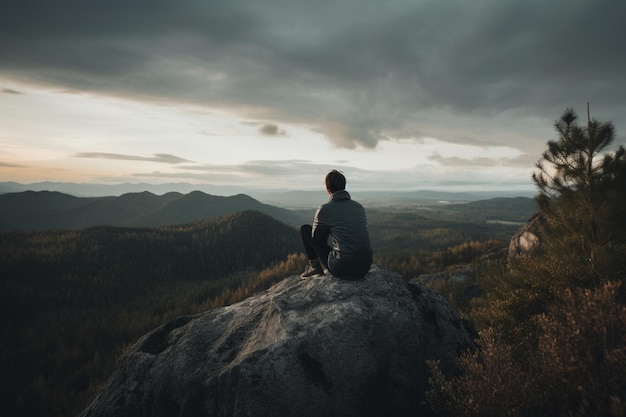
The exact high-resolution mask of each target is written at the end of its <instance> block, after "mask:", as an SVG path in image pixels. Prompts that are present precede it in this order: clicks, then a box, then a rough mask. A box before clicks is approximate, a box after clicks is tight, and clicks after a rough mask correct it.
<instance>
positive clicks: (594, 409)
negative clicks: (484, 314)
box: [428, 282, 626, 417]
mask: <svg viewBox="0 0 626 417" xmlns="http://www.w3.org/2000/svg"><path fill="white" fill-rule="evenodd" d="M620 285H621V284H620V283H617V282H608V283H606V284H604V285H603V286H601V287H599V288H597V289H594V290H590V289H578V290H576V291H572V290H569V289H567V290H563V291H562V292H561V293H560V294H559V297H558V300H557V301H556V302H555V303H554V304H552V305H551V306H550V307H549V309H548V311H547V312H546V313H543V314H540V315H537V316H535V322H536V325H537V328H538V332H539V334H540V336H539V338H538V344H537V351H536V352H534V353H533V354H532V355H529V357H528V359H527V360H526V361H523V362H522V361H519V358H518V357H517V355H516V353H515V347H514V346H513V345H511V344H509V343H507V342H506V341H504V340H502V339H500V338H499V337H498V331H497V330H495V329H494V328H489V329H485V330H483V331H482V332H481V334H480V339H479V341H480V349H479V350H476V351H474V352H470V353H466V354H464V355H463V356H462V357H461V358H460V360H459V365H460V366H461V368H462V369H463V371H464V372H463V374H461V375H460V376H457V377H455V378H452V379H446V377H445V376H444V375H443V374H442V372H441V370H440V369H439V367H438V364H437V363H436V362H430V363H429V366H430V369H431V372H432V378H431V385H432V386H433V387H434V388H433V389H431V390H430V391H429V393H428V395H429V400H430V403H431V406H432V407H433V408H434V409H435V410H436V411H437V412H439V413H441V414H442V415H446V416H481V417H490V416H494V417H499V416H529V417H531V416H532V417H535V416H566V415H578V416H624V415H626V407H625V401H626V349H625V347H626V305H624V304H623V303H621V302H619V301H618V299H617V294H618V292H617V290H618V288H619V287H620Z"/></svg>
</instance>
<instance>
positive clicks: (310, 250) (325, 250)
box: [300, 224, 330, 269]
mask: <svg viewBox="0 0 626 417" xmlns="http://www.w3.org/2000/svg"><path fill="white" fill-rule="evenodd" d="M312 232H313V227H311V225H310V224H305V225H303V226H302V227H300V237H302V244H303V245H304V252H305V253H306V257H307V259H309V260H310V261H311V260H313V259H317V258H319V260H320V262H321V263H322V265H324V268H326V269H328V254H329V253H330V247H328V245H326V243H320V242H316V241H314V240H313V237H312V236H311V234H312Z"/></svg>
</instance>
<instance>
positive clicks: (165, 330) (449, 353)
mask: <svg viewBox="0 0 626 417" xmlns="http://www.w3.org/2000/svg"><path fill="white" fill-rule="evenodd" d="M472 346H473V341H472V332H471V331H470V330H469V329H468V328H467V326H466V325H465V323H464V322H463V321H462V320H461V318H460V317H459V316H458V314H457V313H456V312H455V311H454V309H453V308H452V306H451V305H450V304H449V303H448V302H447V301H446V300H445V299H444V298H443V297H441V296H440V295H438V294H436V293H435V292H433V291H432V290H430V289H428V288H427V287H425V286H423V285H415V284H408V283H406V281H405V280H404V278H402V277H401V276H399V275H397V274H395V273H392V272H390V271H388V270H386V269H384V268H382V267H379V266H376V265H375V266H373V267H372V269H371V270H370V272H369V273H368V275H367V276H366V277H365V278H363V279H361V280H357V281H341V280H338V279H337V278H335V277H332V276H324V277H316V278H310V279H306V280H302V279H300V278H299V277H298V276H292V277H289V278H286V279H284V280H283V281H281V282H279V283H277V284H276V285H274V286H273V287H272V288H270V289H268V290H266V291H264V292H262V293H259V294H257V295H254V296H252V297H250V298H247V299H245V300H243V301H241V302H239V303H237V304H233V305H231V306H228V307H223V308H218V309H214V310H211V311H208V312H206V313H203V314H199V315H196V316H186V317H179V318H177V319H174V320H172V321H170V322H168V323H166V324H164V325H163V326H161V327H159V328H157V329H156V330H154V331H152V332H151V333H149V334H147V335H145V336H144V337H142V338H141V339H140V340H139V341H138V342H137V343H136V345H135V346H134V347H133V348H132V349H131V350H130V352H128V353H127V354H126V355H125V356H124V357H123V358H122V359H121V360H120V362H119V364H118V368H117V370H116V371H115V373H114V374H113V375H112V376H111V378H110V379H109V381H108V382H107V383H106V385H105V386H104V387H103V389H102V390H101V391H100V393H99V394H98V395H97V397H96V398H95V399H94V400H93V402H92V403H91V404H90V405H89V406H88V407H87V408H86V409H85V410H84V411H83V412H82V414H81V416H83V417H96V416H99V417H103V416H116V417H124V416H128V417H131V416H132V417H140V416H168V417H169V416H257V417H260V416H283V417H289V416H298V417H303V416H304V417H305V416H316V417H319V416H417V415H427V414H428V407H427V406H426V405H425V403H424V398H425V395H424V393H425V390H426V384H427V374H428V372H427V366H426V364H425V360H427V359H439V360H441V363H442V365H443V366H444V368H445V369H448V370H450V371H452V370H453V369H454V365H453V362H454V359H455V358H456V357H457V355H458V354H459V353H460V352H461V351H464V350H465V349H467V348H468V347H472Z"/></svg>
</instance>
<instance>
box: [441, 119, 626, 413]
mask: <svg viewBox="0 0 626 417" xmlns="http://www.w3.org/2000/svg"><path fill="white" fill-rule="evenodd" d="M576 119H577V117H576V115H575V113H574V112H573V111H572V110H570V109H568V110H567V111H566V112H565V113H564V114H563V116H562V117H561V119H560V120H558V121H557V122H556V123H555V127H556V129H557V132H558V134H559V140H558V141H551V142H549V143H548V150H547V151H546V152H545V153H544V154H543V161H540V162H538V164H537V167H538V169H539V171H538V172H537V173H535V175H534V176H533V178H534V180H535V182H536V184H537V186H538V187H539V195H538V196H537V202H538V205H539V209H540V216H542V217H543V221H542V222H541V224H542V225H543V229H542V230H541V233H540V236H539V244H538V246H536V247H535V248H534V249H533V250H531V251H529V252H528V253H525V254H523V255H521V256H517V257H513V258H511V259H509V261H508V262H506V263H500V264H495V265H492V266H491V267H490V268H488V269H487V270H485V271H484V272H483V273H482V274H481V276H480V277H478V278H477V283H478V285H480V286H481V288H482V289H483V290H484V291H485V293H486V296H485V297H483V298H476V299H474V300H472V304H473V307H472V310H471V318H472V319H473V320H474V322H475V323H476V324H477V326H478V328H479V329H482V330H481V337H480V338H479V339H478V343H479V346H480V349H478V350H477V351H475V352H471V353H467V354H466V355H464V356H463V357H462V358H461V359H460V366H461V368H462V370H463V372H462V373H461V374H460V375H458V376H455V377H453V378H451V379H446V378H445V377H444V375H442V374H441V372H440V371H439V370H438V368H437V366H436V364H434V363H431V370H432V373H433V378H432V384H433V385H432V389H431V391H430V394H429V396H430V400H431V403H432V405H433V407H434V408H435V409H437V410H439V412H441V413H442V414H444V415H450V416H500V415H511V416H536V415H547V416H605V415H607V416H608V415H613V416H623V415H626V412H625V410H626V407H625V406H624V404H625V402H626V382H625V381H626V365H625V364H626V361H625V359H626V357H625V355H626V307H625V305H624V290H623V289H621V290H620V288H622V284H623V282H624V278H625V275H624V274H625V271H624V266H625V260H626V241H625V240H624V236H625V234H626V224H625V218H626V216H625V214H626V213H624V208H623V207H624V203H625V202H626V183H625V182H624V179H625V177H626V153H625V151H624V148H623V147H622V146H620V147H619V148H618V150H617V151H616V152H612V153H611V152H609V153H606V154H604V155H601V153H600V152H601V151H602V150H603V149H604V148H605V147H606V146H608V145H609V144H610V143H611V142H612V141H613V138H614V131H613V126H612V124H610V123H599V122H597V121H595V120H592V121H589V123H588V125H587V128H586V129H585V128H582V127H580V126H578V125H577V124H576ZM620 291H621V292H620Z"/></svg>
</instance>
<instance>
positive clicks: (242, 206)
mask: <svg viewBox="0 0 626 417" xmlns="http://www.w3.org/2000/svg"><path fill="white" fill-rule="evenodd" d="M247 210H254V211H259V212H261V213H264V214H267V215H269V216H271V217H273V218H275V219H277V220H279V221H281V222H283V223H287V224H295V223H297V222H298V220H297V215H295V214H294V213H292V212H290V211H289V210H286V209H282V208H279V207H275V206H271V205H268V204H263V203H261V202H259V201H257V200H255V199H253V198H252V197H250V196H247V195H245V194H237V195H233V196H229V197H223V196H215V195H210V194H205V193H203V192H200V191H193V192H190V193H188V194H181V193H177V192H170V193H166V194H163V195H161V196H158V195H155V194H152V193H150V192H148V191H144V192H140V193H127V194H123V195H121V196H119V197H74V196H71V195H68V194H63V193H60V192H56V191H24V192H19V193H8V194H2V195H0V230H45V229H75V228H84V227H90V226H129V227H130V226H132V227H159V226H167V225H173V224H181V223H190V222H195V221H201V220H209V219H213V218H216V217H220V216H223V215H226V214H230V213H236V212H240V211H247Z"/></svg>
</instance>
